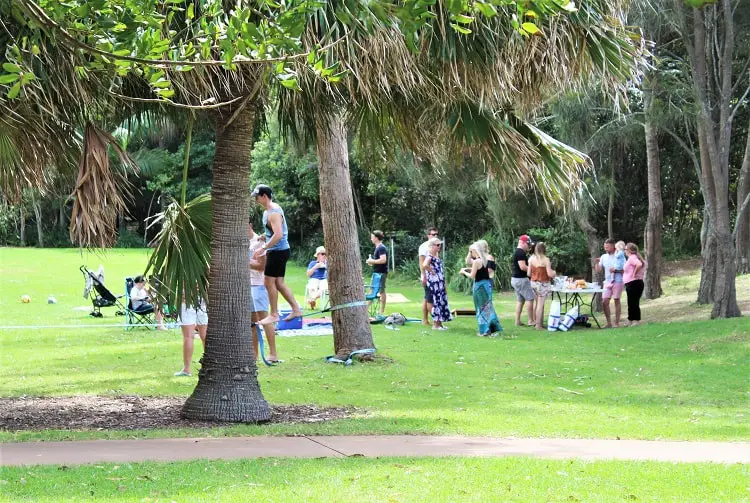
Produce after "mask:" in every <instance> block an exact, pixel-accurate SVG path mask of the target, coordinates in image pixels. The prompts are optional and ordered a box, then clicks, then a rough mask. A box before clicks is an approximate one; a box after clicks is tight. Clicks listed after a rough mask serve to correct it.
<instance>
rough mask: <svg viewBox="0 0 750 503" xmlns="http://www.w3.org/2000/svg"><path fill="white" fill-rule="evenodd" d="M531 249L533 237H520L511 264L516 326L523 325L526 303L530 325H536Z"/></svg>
mask: <svg viewBox="0 0 750 503" xmlns="http://www.w3.org/2000/svg"><path fill="white" fill-rule="evenodd" d="M530 249H531V238H530V237H529V236H527V235H526V234H524V235H523V236H521V237H520V238H518V247H517V248H516V251H515V253H513V263H512V264H511V278H510V284H511V285H512V286H513V290H515V291H516V326H519V327H520V326H521V313H522V312H523V305H524V304H526V314H527V316H528V321H527V323H528V326H530V327H532V326H534V325H536V321H535V320H534V290H532V289H531V281H529V276H528V272H527V271H528V270H529V259H528V257H527V253H528V251H529V250H530Z"/></svg>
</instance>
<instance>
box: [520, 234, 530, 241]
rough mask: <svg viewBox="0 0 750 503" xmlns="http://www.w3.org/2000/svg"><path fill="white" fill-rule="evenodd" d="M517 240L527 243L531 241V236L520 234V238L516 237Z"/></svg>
mask: <svg viewBox="0 0 750 503" xmlns="http://www.w3.org/2000/svg"><path fill="white" fill-rule="evenodd" d="M518 240H519V241H523V242H524V243H528V242H529V241H531V238H530V237H529V236H527V235H526V234H524V235H523V236H521V237H520V238H518Z"/></svg>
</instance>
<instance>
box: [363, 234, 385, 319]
mask: <svg viewBox="0 0 750 503" xmlns="http://www.w3.org/2000/svg"><path fill="white" fill-rule="evenodd" d="M383 239H385V235H384V234H383V232H382V231H372V234H370V241H372V244H374V245H375V251H374V252H373V253H372V255H370V257H368V259H367V265H371V266H372V272H376V273H378V274H380V314H383V313H384V312H385V300H386V294H385V283H386V280H387V279H388V249H387V248H386V247H385V245H384V244H383Z"/></svg>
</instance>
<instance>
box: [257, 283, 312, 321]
mask: <svg viewBox="0 0 750 503" xmlns="http://www.w3.org/2000/svg"><path fill="white" fill-rule="evenodd" d="M263 283H264V284H265V285H266V290H267V291H268V302H269V304H270V305H271V313H270V314H269V315H268V316H266V317H265V318H263V319H262V320H260V322H259V323H260V324H261V325H264V326H265V325H268V324H271V323H276V322H278V321H279V293H281V295H282V297H284V299H286V301H287V302H288V303H289V305H290V306H291V307H292V313H291V314H290V315H289V316H287V317H286V319H287V320H291V319H293V318H299V317H300V316H302V310H301V309H300V308H299V304H297V301H296V300H295V299H294V294H293V293H292V291H291V290H290V289H289V287H288V286H287V285H286V283H284V278H283V277H281V278H274V277H273V276H265V277H264V278H263Z"/></svg>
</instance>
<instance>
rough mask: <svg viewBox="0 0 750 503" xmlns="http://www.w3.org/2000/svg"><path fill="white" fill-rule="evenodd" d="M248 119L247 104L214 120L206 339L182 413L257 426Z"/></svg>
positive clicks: (262, 411)
mask: <svg viewBox="0 0 750 503" xmlns="http://www.w3.org/2000/svg"><path fill="white" fill-rule="evenodd" d="M255 114H256V111H255V109H254V108H252V103H250V104H248V105H247V106H246V107H245V108H243V109H242V110H240V111H238V112H235V114H234V115H233V114H232V112H231V111H230V112H224V114H221V115H219V116H218V117H217V120H216V155H215V157H214V164H213V184H212V188H211V204H212V222H211V225H212V232H211V272H210V275H209V281H210V285H209V292H208V313H209V320H208V334H207V336H206V347H205V351H204V353H203V358H201V369H200V372H199V378H198V385H197V386H196V388H195V390H194V391H193V394H192V395H191V396H190V397H189V398H188V399H187V401H186V402H185V405H184V406H183V408H182V417H184V418H188V419H200V420H208V421H231V422H242V423H257V422H261V421H267V420H268V419H269V418H270V409H269V407H268V403H267V402H266V400H265V399H264V398H263V394H262V393H261V390H260V385H259V384H258V369H257V367H256V366H255V358H254V356H253V349H252V344H251V333H250V310H249V309H248V306H249V305H250V302H251V297H250V272H249V268H248V266H247V260H248V255H247V253H248V248H249V245H250V242H249V238H248V235H247V218H248V215H249V214H250V191H249V186H248V184H249V180H250V152H251V150H252V148H253V133H254V126H255ZM232 117H233V118H234V120H232V119H231V118H232Z"/></svg>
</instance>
